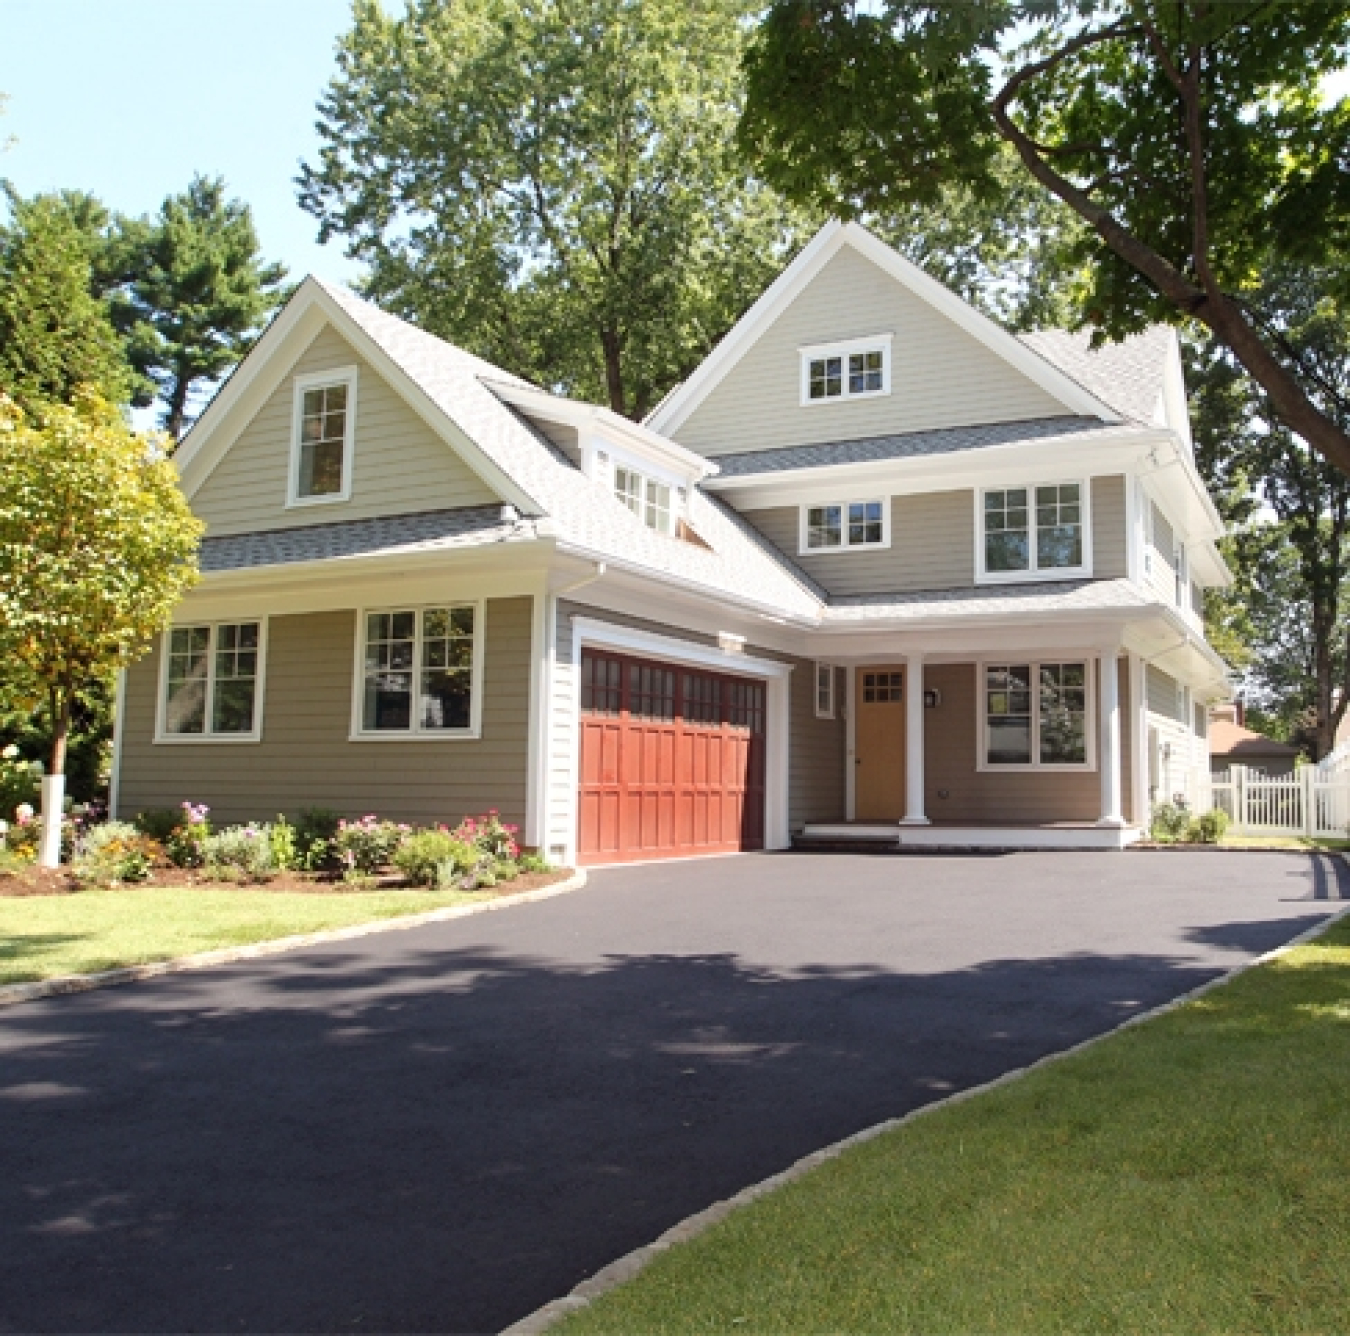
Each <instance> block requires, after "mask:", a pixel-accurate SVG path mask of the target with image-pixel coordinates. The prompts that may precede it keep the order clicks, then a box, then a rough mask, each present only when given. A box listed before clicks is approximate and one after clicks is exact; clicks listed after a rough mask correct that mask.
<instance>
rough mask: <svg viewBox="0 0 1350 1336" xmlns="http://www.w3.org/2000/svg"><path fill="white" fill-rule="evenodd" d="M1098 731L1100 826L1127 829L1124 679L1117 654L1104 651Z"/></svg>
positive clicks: (1099, 681) (1100, 664)
mask: <svg viewBox="0 0 1350 1336" xmlns="http://www.w3.org/2000/svg"><path fill="white" fill-rule="evenodd" d="M1097 702H1098V708H1099V713H1100V715H1101V720H1100V725H1101V726H1100V728H1099V729H1098V737H1099V746H1098V748H1097V768H1098V769H1099V770H1100V771H1101V777H1102V815H1101V819H1100V820H1099V821H1098V822H1097V824H1098V825H1099V826H1123V825H1124V824H1125V818H1124V816H1123V815H1122V814H1121V810H1120V679H1119V669H1118V668H1117V666H1116V651H1115V650H1114V649H1111V650H1108V651H1103V653H1102V654H1101V656H1100V657H1099V658H1098V660H1097Z"/></svg>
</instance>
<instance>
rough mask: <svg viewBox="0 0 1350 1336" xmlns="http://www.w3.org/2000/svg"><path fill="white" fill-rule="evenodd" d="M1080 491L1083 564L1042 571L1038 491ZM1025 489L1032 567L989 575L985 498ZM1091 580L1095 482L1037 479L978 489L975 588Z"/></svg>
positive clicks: (993, 484)
mask: <svg viewBox="0 0 1350 1336" xmlns="http://www.w3.org/2000/svg"><path fill="white" fill-rule="evenodd" d="M1074 486H1076V487H1077V488H1078V496H1079V506H1080V513H1081V515H1082V524H1083V564H1082V565H1081V566H1049V567H1047V568H1046V569H1045V570H1039V569H1038V568H1037V567H1036V565H1035V561H1036V523H1035V521H1036V504H1035V490H1036V488H1037V487H1074ZM1018 488H1025V489H1026V490H1027V491H1028V492H1030V493H1031V495H1030V496H1029V497H1028V498H1027V514H1028V518H1029V521H1030V523H1031V536H1030V537H1031V541H1030V549H1031V550H1030V557H1031V561H1032V565H1031V566H1030V567H1029V568H1028V569H1027V570H1024V571H990V570H987V569H986V568H985V564H984V558H985V553H984V498H985V496H986V495H987V494H988V493H989V492H1006V491H1010V490H1013V489H1018ZM1091 578H1092V479H1091V478H1037V479H1036V480H1035V481H1034V482H1025V481H1021V480H1019V481H1017V482H1008V483H991V484H989V485H988V486H985V487H977V488H976V489H975V583H976V584H1031V583H1032V582H1040V581H1046V580H1090V579H1091Z"/></svg>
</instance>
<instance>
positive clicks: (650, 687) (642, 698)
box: [628, 663, 675, 720]
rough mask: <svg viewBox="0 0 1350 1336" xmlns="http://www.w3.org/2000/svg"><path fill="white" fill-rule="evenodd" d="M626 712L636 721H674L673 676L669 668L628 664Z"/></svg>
mask: <svg viewBox="0 0 1350 1336" xmlns="http://www.w3.org/2000/svg"><path fill="white" fill-rule="evenodd" d="M628 712H629V714H631V715H632V716H633V717H634V718H636V719H665V720H669V719H674V718H675V674H674V673H673V672H672V671H671V670H670V669H669V668H654V667H651V666H650V665H648V664H641V663H632V664H629V665H628Z"/></svg>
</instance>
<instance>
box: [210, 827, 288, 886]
mask: <svg viewBox="0 0 1350 1336" xmlns="http://www.w3.org/2000/svg"><path fill="white" fill-rule="evenodd" d="M203 852H204V855H205V860H206V870H207V874H208V875H209V876H217V877H218V876H220V874H221V873H222V872H223V873H225V874H226V875H225V876H224V877H223V878H222V880H231V879H232V877H231V874H233V877H234V878H247V879H249V880H253V881H262V880H264V879H265V878H266V877H267V876H268V874H269V873H271V872H272V871H274V865H273V862H272V842H271V838H270V831H269V828H268V827H267V826H257V825H253V824H249V825H247V826H226V827H225V829H224V830H222V831H218V832H217V833H216V834H214V835H208V836H207V837H206V839H205V841H204V849H203Z"/></svg>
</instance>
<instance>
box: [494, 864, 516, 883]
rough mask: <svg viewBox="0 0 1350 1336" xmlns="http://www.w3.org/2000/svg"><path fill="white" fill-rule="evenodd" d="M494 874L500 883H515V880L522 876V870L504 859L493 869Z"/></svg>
mask: <svg viewBox="0 0 1350 1336" xmlns="http://www.w3.org/2000/svg"><path fill="white" fill-rule="evenodd" d="M492 872H493V875H494V876H495V877H496V878H497V880H498V881H515V879H516V878H517V877H518V876H520V869H519V868H518V867H517V866H516V865H515V864H514V863H513V862H511V861H510V859H507V858H503V859H502V861H501V862H500V863H498V864H497V865H496V866H495V867H494V868H493V869H492Z"/></svg>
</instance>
